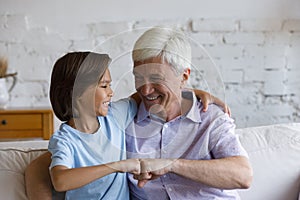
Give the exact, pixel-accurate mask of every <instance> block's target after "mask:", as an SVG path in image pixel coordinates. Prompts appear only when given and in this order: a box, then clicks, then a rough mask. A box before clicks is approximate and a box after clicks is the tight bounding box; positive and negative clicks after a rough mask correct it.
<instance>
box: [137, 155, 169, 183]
mask: <svg viewBox="0 0 300 200" xmlns="http://www.w3.org/2000/svg"><path fill="white" fill-rule="evenodd" d="M173 162H174V159H150V158H148V159H140V167H141V173H140V174H139V175H137V174H135V175H134V176H133V178H134V179H136V180H138V186H139V187H144V185H145V184H146V183H147V182H148V180H154V179H156V178H158V177H160V176H162V175H164V174H167V173H169V172H171V171H172V164H173Z"/></svg>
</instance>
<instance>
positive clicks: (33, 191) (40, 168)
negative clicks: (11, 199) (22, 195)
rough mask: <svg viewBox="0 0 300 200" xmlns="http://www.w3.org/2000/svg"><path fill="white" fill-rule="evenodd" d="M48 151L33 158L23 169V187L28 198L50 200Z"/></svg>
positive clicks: (50, 186)
mask: <svg viewBox="0 0 300 200" xmlns="http://www.w3.org/2000/svg"><path fill="white" fill-rule="evenodd" d="M50 163H51V154H50V153H49V152H47V153H45V154H43V155H41V156H39V157H38V158H37V159H35V160H33V161H32V162H31V163H30V164H29V165H28V166H27V168H26V170H25V187H26V192H27V197H28V199H29V200H40V199H43V200H52V183H51V179H50V174H49V166H50Z"/></svg>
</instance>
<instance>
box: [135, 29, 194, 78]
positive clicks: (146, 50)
mask: <svg viewBox="0 0 300 200" xmlns="http://www.w3.org/2000/svg"><path fill="white" fill-rule="evenodd" d="M191 54H192V53H191V46H190V43H189V41H188V39H187V38H186V37H185V35H184V33H183V32H182V31H180V30H177V29H175V28H167V27H153V28H151V29H149V30H148V31H146V32H145V33H144V34H143V35H142V36H140V37H139V39H138V40H137V41H136V43H135V45H134V48H133V52H132V59H133V61H134V62H138V61H144V60H146V59H149V58H153V57H161V59H162V60H164V61H167V62H168V63H169V64H170V65H172V66H173V67H174V69H175V71H176V72H178V73H180V72H183V71H184V70H185V69H190V68H191V57H192V55H191Z"/></svg>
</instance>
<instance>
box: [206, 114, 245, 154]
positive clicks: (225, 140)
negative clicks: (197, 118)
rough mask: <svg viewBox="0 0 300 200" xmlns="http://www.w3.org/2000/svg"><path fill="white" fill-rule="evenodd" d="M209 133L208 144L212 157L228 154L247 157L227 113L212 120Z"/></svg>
mask: <svg viewBox="0 0 300 200" xmlns="http://www.w3.org/2000/svg"><path fill="white" fill-rule="evenodd" d="M213 127H214V128H213V129H212V132H211V135H210V140H211V141H210V143H211V144H210V145H211V147H212V151H211V153H212V155H213V157H214V158H225V157H230V156H245V157H248V154H247V152H246V150H245V149H244V148H243V147H242V145H241V143H240V141H239V138H238V136H237V135H236V134H235V124H234V122H233V119H231V118H229V117H228V116H227V114H225V115H222V116H221V117H219V118H218V119H216V120H215V121H214V122H213Z"/></svg>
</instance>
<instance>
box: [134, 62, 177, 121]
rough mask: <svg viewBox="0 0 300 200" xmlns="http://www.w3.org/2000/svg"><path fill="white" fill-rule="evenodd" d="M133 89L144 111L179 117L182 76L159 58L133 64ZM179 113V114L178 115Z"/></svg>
mask: <svg viewBox="0 0 300 200" xmlns="http://www.w3.org/2000/svg"><path fill="white" fill-rule="evenodd" d="M133 73H134V76H135V88H136V90H137V92H138V93H139V95H140V96H141V98H142V101H143V103H144V104H145V107H146V109H147V110H148V111H149V112H151V113H153V114H158V113H161V112H163V113H164V115H167V116H166V118H169V116H168V115H174V114H175V112H176V114H175V115H177V116H178V115H180V102H181V86H182V76H181V75H176V73H175V72H174V69H172V66H171V65H170V64H168V63H167V62H163V61H162V60H161V59H160V58H151V59H147V60H145V61H143V62H136V63H134V70H133ZM178 112H179V113H178Z"/></svg>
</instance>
